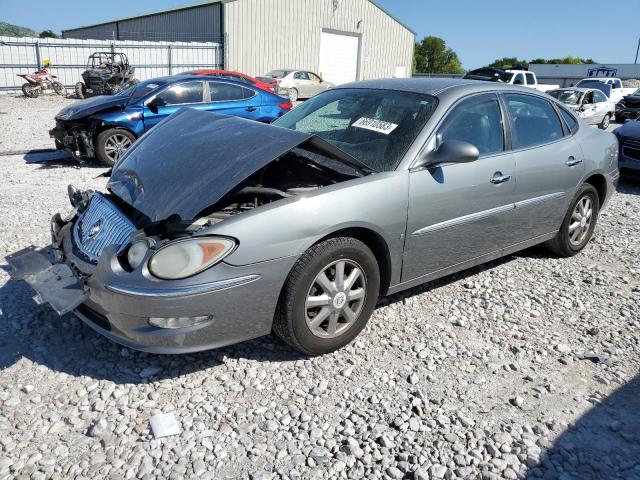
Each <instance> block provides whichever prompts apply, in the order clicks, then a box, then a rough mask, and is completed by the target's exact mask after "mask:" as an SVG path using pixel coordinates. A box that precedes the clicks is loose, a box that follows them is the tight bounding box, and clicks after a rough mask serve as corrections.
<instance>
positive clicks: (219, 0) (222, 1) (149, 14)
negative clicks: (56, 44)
mask: <svg viewBox="0 0 640 480" xmlns="http://www.w3.org/2000/svg"><path fill="white" fill-rule="evenodd" d="M235 1H236V0H204V1H201V2H195V3H190V4H188V5H183V6H181V7H174V8H167V9H165V10H156V11H154V12H147V13H141V14H139V15H133V16H131V17H123V18H116V19H113V20H106V21H104V22H100V23H94V24H92V25H84V26H82V27H74V28H68V29H66V30H62V33H63V34H64V32H73V31H74V30H82V29H83V28H93V27H99V26H101V25H109V24H110V23H118V22H124V21H126V20H134V19H136V18H142V17H152V16H154V15H162V14H163V13H170V12H179V11H180V10H189V9H190V8H195V7H205V6H207V5H213V4H216V3H220V4H225V3H231V2H235Z"/></svg>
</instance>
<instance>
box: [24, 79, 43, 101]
mask: <svg viewBox="0 0 640 480" xmlns="http://www.w3.org/2000/svg"><path fill="white" fill-rule="evenodd" d="M22 93H23V95H24V96H25V97H28V98H38V95H40V87H38V86H37V85H34V84H33V83H23V84H22Z"/></svg>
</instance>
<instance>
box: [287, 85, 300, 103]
mask: <svg viewBox="0 0 640 480" xmlns="http://www.w3.org/2000/svg"><path fill="white" fill-rule="evenodd" d="M298 97H299V93H298V89H297V88H290V89H289V100H291V101H292V102H297V101H298Z"/></svg>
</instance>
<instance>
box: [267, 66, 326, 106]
mask: <svg viewBox="0 0 640 480" xmlns="http://www.w3.org/2000/svg"><path fill="white" fill-rule="evenodd" d="M258 79H259V80H262V81H275V83H276V86H275V88H276V92H277V93H279V94H280V95H285V96H287V97H289V100H291V101H292V102H297V101H298V100H300V99H304V98H311V97H313V96H314V95H317V94H318V93H322V92H324V91H326V90H329V89H331V88H334V87H335V85H334V84H333V83H331V82H327V81H325V80H323V79H322V78H320V75H317V74H315V73H313V72H310V71H308V70H292V69H286V68H280V69H277V70H272V71H271V72H269V73H267V74H266V75H264V76H262V77H258Z"/></svg>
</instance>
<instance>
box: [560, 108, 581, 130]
mask: <svg viewBox="0 0 640 480" xmlns="http://www.w3.org/2000/svg"><path fill="white" fill-rule="evenodd" d="M559 110H560V114H561V115H562V118H564V122H565V123H566V124H567V127H569V130H571V131H572V132H575V131H576V128H578V122H577V121H576V119H575V118H574V116H573V115H571V114H570V113H569V112H567V111H566V110H565V109H564V108H560V109H559Z"/></svg>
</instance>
